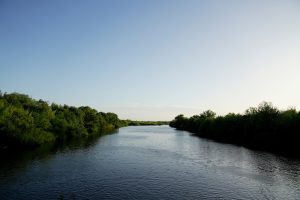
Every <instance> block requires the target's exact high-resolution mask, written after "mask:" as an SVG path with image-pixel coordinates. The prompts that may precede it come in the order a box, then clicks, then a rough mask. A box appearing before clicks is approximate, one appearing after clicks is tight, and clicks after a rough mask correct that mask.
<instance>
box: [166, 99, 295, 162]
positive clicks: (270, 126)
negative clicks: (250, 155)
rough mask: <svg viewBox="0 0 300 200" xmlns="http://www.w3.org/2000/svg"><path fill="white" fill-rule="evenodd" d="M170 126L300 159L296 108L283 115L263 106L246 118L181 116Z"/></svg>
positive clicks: (273, 108)
mask: <svg viewBox="0 0 300 200" xmlns="http://www.w3.org/2000/svg"><path fill="white" fill-rule="evenodd" d="M170 126H171V127H174V128H176V129H179V130H186V131H189V132H192V133H194V134H195V135H198V136H201V137H206V138H210V139H214V140H216V141H221V142H228V143H234V144H239V145H244V146H247V147H251V148H256V149H262V150H268V151H273V152H279V153H286V154H290V155H296V156H298V157H300V146H299V142H300V112H299V111H296V109H294V108H291V109H288V110H284V111H279V110H278V109H277V108H276V107H274V106H273V105H272V104H271V103H266V102H263V103H262V104H260V105H259V106H258V107H257V108H249V109H248V110H246V112H245V113H244V114H234V113H229V114H227V115H226V116H216V114H215V113H214V112H212V111H210V110H208V111H205V112H203V113H202V114H200V115H194V116H192V117H190V118H187V117H184V116H183V115H178V116H177V117H175V119H174V120H173V121H171V122H170Z"/></svg>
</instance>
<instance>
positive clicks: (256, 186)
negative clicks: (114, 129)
mask: <svg viewBox="0 0 300 200" xmlns="http://www.w3.org/2000/svg"><path fill="white" fill-rule="evenodd" d="M1 160H2V162H1V164H0V199H2V200H5V199H43V200H44V199H120V200H121V199H139V200H140V199H153V200H154V199H155V200H156V199H178V200H179V199H180V200H182V199H300V160H297V159H294V158H288V157H283V156H278V155H274V154H270V153H265V152H261V151H253V150H249V149H246V148H243V147H239V146H235V145H230V144H222V143H217V142H213V141H210V140H206V139H201V138H198V137H194V136H191V135H190V134H189V133H187V132H185V131H177V130H174V129H173V128H170V127H168V126H152V127H151V126H145V127H125V128H121V129H119V131H118V133H116V134H112V135H107V136H104V137H101V138H98V139H96V140H92V141H88V142H81V143H73V144H69V145H67V146H63V147H60V148H53V147H51V148H50V147H49V148H43V149H39V150H36V151H30V152H24V153H18V154H14V155H10V156H6V157H4V156H3V155H2V159H1Z"/></svg>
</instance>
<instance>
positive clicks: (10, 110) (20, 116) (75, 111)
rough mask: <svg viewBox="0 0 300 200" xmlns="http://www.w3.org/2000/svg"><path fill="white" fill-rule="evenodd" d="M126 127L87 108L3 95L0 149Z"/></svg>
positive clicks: (0, 100) (111, 116) (0, 96)
mask: <svg viewBox="0 0 300 200" xmlns="http://www.w3.org/2000/svg"><path fill="white" fill-rule="evenodd" d="M122 125H125V124H124V122H122V121H121V120H119V119H118V116H117V115H116V114H114V113H103V112H98V111H97V110H95V109H92V108H90V107H87V106H85V107H79V108H77V107H73V106H67V105H57V104H51V105H49V104H48V103H47V102H45V101H43V100H38V101H37V100H34V99H32V98H30V97H29V96H27V95H24V94H18V93H11V94H6V93H5V94H2V93H1V92H0V147H1V146H2V147H3V146H8V145H15V144H17V145H31V146H35V145H41V144H43V143H48V142H54V141H65V140H69V139H72V138H82V137H84V138H86V137H89V136H93V135H99V134H101V133H103V132H105V131H106V130H111V129H114V128H118V127H120V126H122Z"/></svg>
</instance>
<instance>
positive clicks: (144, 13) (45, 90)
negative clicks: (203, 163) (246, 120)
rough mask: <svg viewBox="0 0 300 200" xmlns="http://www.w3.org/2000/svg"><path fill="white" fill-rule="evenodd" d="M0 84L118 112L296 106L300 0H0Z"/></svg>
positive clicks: (156, 114)
mask: <svg viewBox="0 0 300 200" xmlns="http://www.w3.org/2000/svg"><path fill="white" fill-rule="evenodd" d="M0 89H1V90H2V92H20V93H25V94H29V95H30V96H31V97H33V98H37V99H44V100H48V101H49V102H50V103H51V102H56V103H59V104H68V105H74V106H81V105H88V106H90V107H93V108H96V109H97V110H99V111H100V110H101V111H105V112H107V111H112V112H115V113H117V114H118V115H119V117H120V118H130V119H137V120H170V119H172V118H174V117H175V116H176V115H177V114H180V113H183V114H185V115H187V116H189V115H192V114H199V113H200V112H202V111H203V110H207V109H212V110H214V111H215V112H217V114H220V115H223V114H226V113H228V112H244V111H245V109H247V108H248V107H250V106H257V105H258V104H259V103H260V102H262V101H270V102H273V104H274V105H275V106H277V107H278V108H280V109H286V108H287V107H289V106H295V107H296V108H297V109H299V108H300V1H297V0H295V1H288V0H278V1H276V0H272V1H268V0H263V1H262V0H249V1H246V0H245V1H244V0H243V1H239V0H235V1H223V0H219V1H211V0H207V1H200V0H195V1H192V0H178V1H176V0H149V1H147V0H142V1H140V0H135V1H130V0H107V1H104V0H103V1H101V0H95V1H92V0H81V1H76V0H63V1H61V0H48V1H46V0H45V1H39V0H35V1H30V0H26V1H23V0H20V1H16V0H0Z"/></svg>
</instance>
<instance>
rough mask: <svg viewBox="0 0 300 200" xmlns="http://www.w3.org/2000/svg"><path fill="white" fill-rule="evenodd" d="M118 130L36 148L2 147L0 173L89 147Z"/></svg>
mask: <svg viewBox="0 0 300 200" xmlns="http://www.w3.org/2000/svg"><path fill="white" fill-rule="evenodd" d="M118 132H119V130H118V129H117V130H113V131H108V132H105V133H103V134H101V135H97V136H91V137H89V138H85V139H82V138H81V139H73V140H70V141H64V142H57V143H52V144H51V143H50V144H44V145H42V146H40V147H36V148H30V149H26V148H15V149H10V150H8V149H4V150H3V149H2V150H1V151H0V159H1V163H0V175H1V173H7V172H8V171H10V170H11V169H16V168H19V169H22V168H23V169H25V168H26V165H27V164H28V163H29V162H32V161H36V160H47V159H50V158H51V157H52V156H53V155H55V154H57V153H61V152H64V153H67V152H74V151H77V150H84V149H88V148H91V147H93V146H95V145H96V144H97V142H98V141H99V140H100V139H101V138H102V137H105V136H107V135H112V134H117V133H118Z"/></svg>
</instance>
